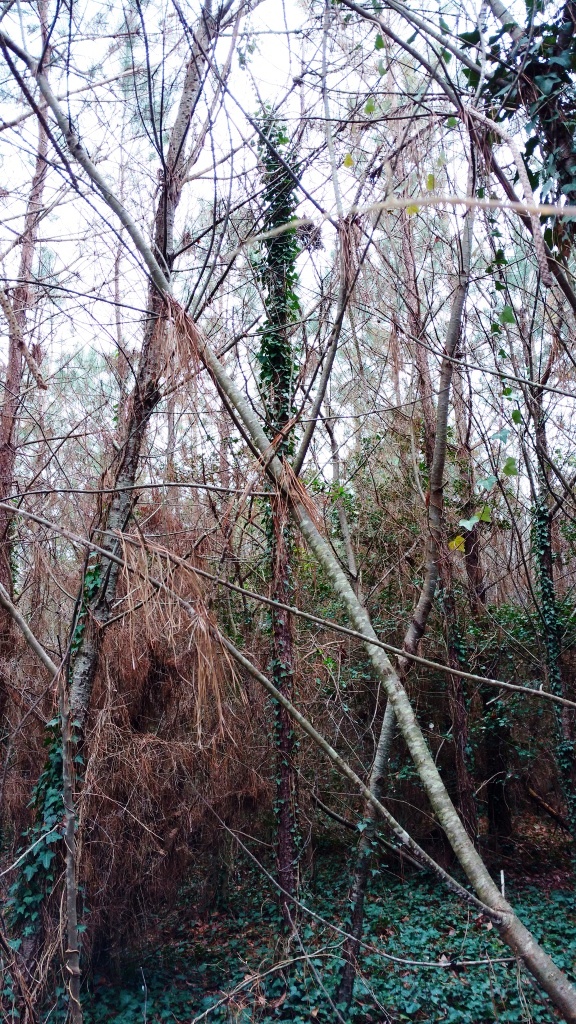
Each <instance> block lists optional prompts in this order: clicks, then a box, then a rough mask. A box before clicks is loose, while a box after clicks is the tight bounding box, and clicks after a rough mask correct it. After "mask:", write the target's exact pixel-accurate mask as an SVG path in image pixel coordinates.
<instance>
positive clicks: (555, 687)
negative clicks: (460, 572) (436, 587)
mask: <svg viewBox="0 0 576 1024" xmlns="http://www.w3.org/2000/svg"><path fill="white" fill-rule="evenodd" d="M529 408H530V411H531V414H532V418H533V421H534V427H535V432H534V433H535V442H536V454H537V458H538V481H539V484H538V493H537V495H536V498H535V501H534V508H533V514H532V515H533V525H532V549H533V555H534V561H535V563H536V575H537V580H538V589H539V591H540V615H541V618H542V622H543V642H544V650H545V655H546V663H545V671H546V677H547V679H546V683H547V688H548V689H550V691H551V692H552V693H557V694H559V695H560V696H563V697H568V698H570V699H572V696H573V693H572V688H571V687H569V686H568V685H567V683H568V680H567V679H566V678H565V675H564V673H563V672H562V661H561V657H562V642H561V628H560V620H559V611H558V601H557V597H556V586H555V580H554V554H553V550H552V518H551V515H550V508H549V504H550V495H549V488H548V469H549V467H548V461H547V457H548V441H547V436H546V413H545V410H544V406H543V391H542V389H541V388H539V389H537V390H534V391H533V393H532V399H531V401H530V402H529ZM556 735H557V739H556V745H555V751H554V756H555V761H556V765H557V768H558V774H559V777H560V784H561V787H562V793H563V796H564V802H565V804H566V812H567V818H568V822H569V824H570V829H571V833H572V836H573V837H574V838H575V839H576V756H575V742H576V716H575V714H574V712H573V711H572V709H571V708H562V709H561V710H560V709H558V710H557V711H556Z"/></svg>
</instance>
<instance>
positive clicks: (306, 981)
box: [43, 861, 576, 1024]
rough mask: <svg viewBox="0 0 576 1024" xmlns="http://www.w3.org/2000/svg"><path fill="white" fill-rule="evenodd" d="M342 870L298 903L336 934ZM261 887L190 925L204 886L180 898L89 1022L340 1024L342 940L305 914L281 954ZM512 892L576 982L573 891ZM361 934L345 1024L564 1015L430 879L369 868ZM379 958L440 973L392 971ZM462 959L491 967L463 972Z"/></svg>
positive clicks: (491, 934)
mask: <svg viewBox="0 0 576 1024" xmlns="http://www.w3.org/2000/svg"><path fill="white" fill-rule="evenodd" d="M346 874H347V873H346V868H345V865H344V864H342V862H339V863H338V864H337V865H335V864H334V861H332V862H331V863H326V864H324V865H322V867H321V868H320V870H319V871H318V872H317V874H316V878H315V880H314V881H313V882H310V883H309V885H308V890H307V891H306V892H305V893H304V894H303V900H304V902H305V903H306V904H307V905H308V906H309V907H311V908H312V909H314V910H315V911H316V912H317V913H318V914H320V915H322V916H325V917H326V918H327V919H328V920H330V921H332V922H334V923H338V924H339V923H341V921H342V920H343V919H344V916H345V910H346V906H345V901H346V884H347V878H346ZM256 883H257V884H256ZM261 883H262V879H261V878H259V879H256V877H255V873H254V870H253V869H252V868H249V869H243V870H242V872H241V874H240V876H239V877H238V878H237V880H236V885H235V886H231V889H230V899H229V904H228V907H227V908H226V911H225V912H224V913H223V912H218V913H214V914H212V915H211V916H210V917H209V918H208V919H206V918H204V919H203V920H200V919H198V920H195V919H192V920H191V919H190V916H189V913H184V910H185V908H186V907H188V908H189V907H190V901H193V899H194V894H195V893H197V891H198V887H197V884H196V882H194V883H192V884H191V886H190V888H188V889H187V891H186V892H185V893H183V895H182V913H180V911H179V910H178V908H177V909H176V911H174V912H173V913H172V914H171V915H170V916H169V918H167V919H166V920H165V921H163V922H159V933H158V935H157V939H156V941H155V942H154V943H153V944H152V945H151V946H150V948H148V949H146V950H143V951H142V952H141V953H140V954H138V953H137V952H133V954H132V955H131V958H130V959H129V960H126V961H124V962H123V964H122V967H121V972H120V973H121V976H122V978H123V981H122V983H121V984H114V983H112V982H111V981H109V980H107V979H105V978H104V977H101V976H98V977H96V979H95V980H94V981H93V982H92V983H91V985H90V988H89V989H87V990H85V992H84V997H83V1002H84V1008H85V1019H86V1024H141V1022H142V1021H144V1020H146V1021H147V1022H149V1024H151V1022H158V1024H159V1022H162V1021H171V1022H173V1024H174V1022H177V1024H179V1022H182V1024H184V1022H187V1024H189V1022H191V1021H192V1020H193V1019H194V1017H196V1016H197V1015H198V1014H200V1013H202V1012H203V1011H204V1010H207V1009H209V1008H210V1007H214V1008H213V1009H212V1010H211V1012H210V1013H209V1014H208V1016H207V1018H206V1019H207V1020H208V1021H215V1022H219V1024H222V1022H232V1021H235V1022H237V1024H253V1022H254V1024H256V1022H259V1024H273V1022H274V1021H289V1020H290V1021H294V1022H296V1024H298V1022H304V1021H306V1022H313V1021H320V1022H325V1024H328V1022H330V1024H332V1022H333V1021H335V1020H336V1019H337V1018H336V1016H335V1012H334V1010H333V1008H332V1007H331V1006H330V1002H329V998H333V994H334V991H335V989H336V985H337V981H338V974H339V968H340V963H341V961H340V958H339V950H340V941H341V938H340V937H339V936H338V934H336V933H334V932H333V931H331V930H330V929H329V928H327V927H326V926H325V925H322V924H319V923H317V922H314V921H313V920H312V919H310V918H307V917H306V916H305V915H303V916H302V918H301V922H300V937H301V943H302V945H301V946H300V945H299V943H298V942H297V941H293V942H292V943H291V944H290V945H289V947H288V948H286V946H285V945H284V946H282V945H281V943H282V941H283V940H282V939H281V936H280V918H279V914H278V911H277V908H276V905H275V903H274V899H273V895H272V893H270V896H269V899H268V900H265V901H264V902H262V896H261ZM508 895H509V896H510V898H511V899H512V901H513V902H514V904H515V905H516V907H517V909H518V911H519V913H520V915H521V917H522V918H523V920H524V921H525V922H526V924H527V925H528V926H529V927H530V928H531V929H532V931H533V933H534V934H535V936H536V938H537V939H538V940H540V941H542V942H543V944H544V945H545V947H546V948H547V949H548V951H549V952H550V953H551V954H552V955H553V957H554V959H555V961H556V963H557V964H558V966H560V967H561V968H563V969H564V970H566V971H567V972H568V973H569V974H570V975H571V976H573V975H574V968H575V966H576V912H575V908H574V901H573V894H572V892H571V891H569V890H564V889H559V890H552V891H550V892H545V891H543V890H542V889H539V888H536V887H531V886H515V885H514V884H513V883H509V886H508ZM365 938H366V941H367V942H368V943H369V944H370V946H372V947H373V949H370V950H365V951H364V954H363V957H362V976H361V978H360V979H359V981H358V982H357V985H356V990H355V1001H354V1004H353V1007H352V1009H351V1011H350V1014H349V1016H348V1017H347V1021H349V1022H350V1024H360V1022H366V1024H384V1022H386V1021H392V1022H398V1024H400V1022H408V1021H413V1022H420V1024H428V1022H429V1024H440V1022H442V1024H492V1022H495V1024H497V1022H502V1024H504V1022H510V1024H512V1022H514V1024H520V1022H524V1021H525V1022H526V1024H528V1022H529V1021H533V1022H534V1024H549V1022H551V1021H555V1020H557V1019H558V1018H557V1017H556V1016H555V1014H554V1011H553V1010H552V1009H551V1007H550V1005H549V1003H548V1001H547V1000H546V998H545V997H543V996H541V995H540V993H539V992H537V991H536V989H535V988H534V987H533V986H532V984H531V982H530V981H529V980H528V978H527V977H526V975H524V974H523V972H521V971H519V970H518V967H517V965H516V963H515V962H513V961H512V962H509V963H497V962H495V961H496V960H498V959H499V958H501V957H506V956H507V955H508V950H507V949H506V948H505V947H504V946H503V945H502V943H501V942H500V940H499V939H498V936H497V933H496V930H495V929H494V928H493V927H491V925H490V924H489V922H487V921H486V920H485V919H483V918H482V917H480V916H479V915H477V914H476V912H475V911H474V910H472V909H469V908H466V907H463V906H462V904H461V903H459V902H458V901H457V900H456V898H455V897H453V896H451V895H450V894H449V893H448V892H447V891H446V890H443V889H441V888H439V887H438V886H437V885H436V884H435V883H434V882H432V881H428V880H425V879H421V878H415V877H414V878H411V879H409V880H407V881H406V882H405V883H402V882H401V881H399V880H396V879H395V878H393V877H392V876H390V875H389V874H388V872H382V874H380V873H379V872H375V873H374V877H373V879H372V883H371V890H370V893H369V898H368V901H367V907H366V932H365ZM379 951H383V952H386V953H388V954H390V955H392V956H397V957H403V958H406V959H407V960H423V961H427V960H430V961H435V962H438V961H440V962H443V963H445V965H446V966H445V967H443V968H439V967H415V966H412V965H410V964H402V963H393V962H391V961H390V960H388V961H387V960H385V959H383V958H382V957H381V956H380V955H379ZM306 957H307V959H306ZM290 958H294V959H296V958H299V959H296V962H295V963H293V964H292V966H291V967H290V968H286V969H284V970H282V971H278V972H275V973H271V974H268V975H267V976H266V977H264V978H262V980H261V981H260V982H259V983H255V982H254V980H253V978H254V975H256V974H257V973H258V972H260V973H261V974H263V973H264V972H265V971H268V970H269V968H271V967H272V966H273V965H275V964H277V963H278V962H279V961H280V960H282V959H290ZM467 960H485V961H488V963H484V964H480V965H475V966H466V965H465V963H464V962H465V961H467ZM247 979H252V980H250V981H249V983H248V984H247V985H245V987H244V988H243V989H242V990H240V991H237V992H236V994H235V995H234V997H233V998H231V999H230V1000H229V1001H228V1002H224V1003H222V1004H221V1005H219V1006H216V1005H215V1004H217V1003H218V1002H219V1001H220V1000H221V999H222V998H223V996H225V994H226V993H230V992H232V990H233V989H234V987H235V986H237V985H239V984H241V983H242V982H243V981H246V980H247ZM54 1002H55V1001H54V1000H53V1001H52V1003H51V1005H50V1007H48V1008H47V1012H46V1015H45V1017H44V1018H43V1020H44V1021H45V1022H46V1024H47V1021H48V1020H50V1021H53V1022H54V1021H61V1020H63V1019H64V1018H63V1015H60V1016H59V1012H60V1011H59V1007H58V1006H57V1005H56V1006H55V1005H54ZM56 1002H57V1000H56Z"/></svg>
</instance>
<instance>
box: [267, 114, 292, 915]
mask: <svg viewBox="0 0 576 1024" xmlns="http://www.w3.org/2000/svg"><path fill="white" fill-rule="evenodd" d="M263 130H264V134H265V135H266V138H267V140H268V144H266V143H264V142H263V143H262V146H261V150H260V156H261V160H262V163H263V177H264V201H265V203H266V209H265V226H266V229H267V230H273V229H274V228H277V227H280V226H285V225H286V224H288V223H289V222H290V220H292V219H293V217H294V208H295V196H294V178H293V177H292V175H291V174H290V172H289V171H288V170H287V167H286V166H285V160H284V158H282V159H281V158H280V155H279V151H280V149H282V148H283V147H285V146H286V143H287V142H288V138H287V137H286V135H285V134H284V132H283V129H282V127H281V125H280V123H279V122H278V121H276V120H275V119H274V118H273V117H272V116H270V115H268V116H266V117H265V118H264V120H263ZM263 250H264V251H263V257H262V261H261V263H260V264H259V267H258V271H259V277H260V281H261V283H262V286H263V289H264V293H265V294H264V303H265V308H266V322H265V324H264V326H263V327H262V330H261V332H260V351H259V353H258V359H259V362H260V383H261V386H262V397H263V402H264V412H265V417H266V428H267V433H268V436H269V437H270V440H271V441H273V442H274V445H275V448H276V452H277V453H278V454H279V455H280V456H281V457H282V458H288V457H289V456H290V455H291V454H292V450H293V441H292V439H291V437H290V434H289V433H288V431H289V421H290V417H291V415H292V411H293V409H292V405H293V388H294V353H293V346H292V334H293V327H292V323H293V321H294V320H295V318H296V316H297V315H298V313H299V310H300V306H299V302H298V297H297V295H296V291H295V288H296V282H297V274H296V257H297V255H298V244H297V240H296V234H295V232H294V231H284V232H283V233H281V234H278V235H276V236H273V237H271V238H268V239H266V240H265V242H264V245H263ZM267 528H268V545H269V565H270V593H271V597H272V598H273V599H274V600H275V601H278V602H280V603H283V604H291V603H292V599H293V586H292V544H293V539H292V530H291V525H290V521H289V512H288V507H287V504H286V500H285V498H284V496H283V495H281V494H279V493H272V494H271V497H270V502H269V505H268V513H267ZM271 632H272V680H273V682H274V685H275V686H276V687H277V689H278V690H279V691H280V692H281V693H282V694H283V695H284V696H286V697H287V698H288V699H289V700H290V701H292V699H293V693H294V639H293V627H292V618H291V616H290V614H289V613H288V612H286V611H283V610H282V609H280V608H274V609H273V611H272V614H271ZM274 739H275V745H276V798H275V817H276V829H277V836H276V862H277V876H278V882H279V885H280V907H281V910H282V917H283V920H284V923H285V925H286V927H287V928H290V929H291V928H292V925H293V914H294V904H293V899H292V897H294V896H295V894H296V892H297V890H298V846H299V842H298V837H299V828H298V798H297V785H296V779H297V775H296V767H295V755H296V748H297V744H296V738H295V734H294V729H293V725H292V721H291V719H290V715H289V714H288V712H287V711H286V710H285V709H284V708H283V707H281V706H279V705H277V706H276V707H275V723H274Z"/></svg>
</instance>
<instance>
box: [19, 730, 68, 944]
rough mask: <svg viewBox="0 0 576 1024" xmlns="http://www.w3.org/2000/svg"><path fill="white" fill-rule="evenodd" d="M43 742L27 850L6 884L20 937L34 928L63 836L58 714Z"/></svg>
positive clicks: (25, 840) (26, 834)
mask: <svg viewBox="0 0 576 1024" xmlns="http://www.w3.org/2000/svg"><path fill="white" fill-rule="evenodd" d="M44 745H45V746H46V747H47V748H48V756H47V759H46V763H45V765H44V768H43V770H42V773H41V775H40V777H39V779H38V781H37V783H36V785H35V787H34V789H33V791H32V799H31V801H30V804H29V806H30V807H32V808H34V822H33V824H32V825H31V826H30V828H29V829H27V830H26V832H24V834H23V836H22V845H23V848H24V850H26V851H27V852H26V854H25V856H24V857H23V858H22V860H21V861H20V863H19V865H18V877H17V878H16V881H15V882H14V884H13V885H12V886H11V888H10V892H9V896H8V903H7V909H8V918H9V920H10V923H11V925H12V927H13V928H14V929H15V930H16V931H18V932H19V934H20V935H21V936H22V937H28V936H32V935H34V934H35V933H36V932H37V931H38V929H39V927H40V923H41V909H42V904H43V902H44V900H45V899H46V897H47V896H48V895H49V894H50V892H51V890H52V888H53V886H54V883H55V880H56V868H57V864H58V851H59V848H60V844H61V842H62V838H63V836H62V831H61V827H60V826H61V823H62V819H63V815H64V802H63V799H62V756H63V755H62V733H61V729H60V719H59V718H54V719H53V720H52V721H51V722H49V723H48V725H47V727H46V737H45V739H44Z"/></svg>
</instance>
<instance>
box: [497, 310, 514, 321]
mask: <svg viewBox="0 0 576 1024" xmlns="http://www.w3.org/2000/svg"><path fill="white" fill-rule="evenodd" d="M498 319H499V320H500V323H501V324H513V323H516V317H515V316H514V310H513V309H512V306H504V309H503V310H502V312H501V313H500V316H499V317H498Z"/></svg>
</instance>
